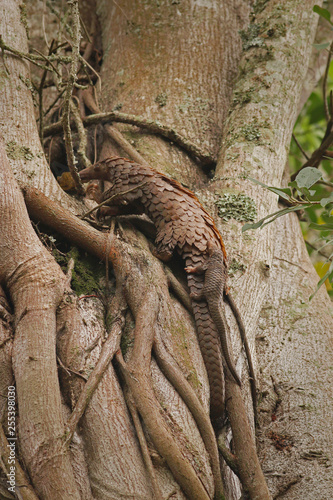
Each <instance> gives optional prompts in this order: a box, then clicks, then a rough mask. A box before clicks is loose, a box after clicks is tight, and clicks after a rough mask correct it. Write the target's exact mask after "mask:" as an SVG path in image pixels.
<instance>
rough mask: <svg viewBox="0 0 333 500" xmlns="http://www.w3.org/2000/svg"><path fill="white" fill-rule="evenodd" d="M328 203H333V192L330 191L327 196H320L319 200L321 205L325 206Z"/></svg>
mask: <svg viewBox="0 0 333 500" xmlns="http://www.w3.org/2000/svg"><path fill="white" fill-rule="evenodd" d="M329 203H333V193H331V194H330V195H329V197H328V198H322V199H321V200H320V204H321V206H322V207H326V205H328V204H329Z"/></svg>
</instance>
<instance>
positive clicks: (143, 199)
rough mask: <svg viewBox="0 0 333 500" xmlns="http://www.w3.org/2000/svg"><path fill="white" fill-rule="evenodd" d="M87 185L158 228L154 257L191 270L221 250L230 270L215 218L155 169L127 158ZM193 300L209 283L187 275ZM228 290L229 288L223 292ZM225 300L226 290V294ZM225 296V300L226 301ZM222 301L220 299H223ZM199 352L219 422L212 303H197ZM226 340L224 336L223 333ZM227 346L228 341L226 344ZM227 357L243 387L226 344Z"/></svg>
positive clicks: (220, 376)
mask: <svg viewBox="0 0 333 500" xmlns="http://www.w3.org/2000/svg"><path fill="white" fill-rule="evenodd" d="M80 176H81V179H82V181H84V182H86V181H89V180H92V179H103V180H107V181H109V182H111V183H112V187H111V188H110V189H109V190H108V191H107V192H105V193H104V194H103V198H104V199H107V198H109V197H111V196H113V198H112V200H111V201H110V205H112V206H114V207H121V206H124V205H125V206H127V208H128V206H130V208H131V209H132V210H135V212H136V213H140V212H141V213H146V214H147V215H148V216H149V218H150V219H151V220H152V222H153V223H154V225H155V227H156V231H157V234H156V239H155V243H156V250H155V255H156V256H158V257H159V258H160V259H161V260H163V261H167V260H169V259H170V258H171V257H172V254H173V252H174V250H176V251H177V252H178V253H179V254H180V255H181V256H182V258H183V259H184V261H185V265H186V267H188V268H196V267H197V266H200V265H203V264H204V263H205V261H206V259H207V256H208V247H209V246H211V247H214V248H216V249H218V250H219V252H220V255H221V265H222V266H223V268H224V270H225V269H226V266H227V264H226V263H227V258H226V251H225V246H224V243H223V241H222V237H221V235H220V233H219V231H218V230H217V228H216V226H215V224H214V221H213V219H212V217H211V216H210V215H209V214H208V212H207V211H206V210H205V209H204V208H203V206H202V205H201V204H200V202H199V201H198V199H197V198H196V196H195V195H194V194H193V193H192V192H191V191H190V190H189V189H186V188H185V187H183V186H182V185H181V184H180V183H179V182H177V181H175V180H173V179H170V178H168V177H167V176H165V175H164V174H162V173H160V172H157V171H156V170H153V169H152V168H150V167H148V166H145V165H139V164H137V163H134V162H132V161H130V160H128V159H126V158H120V157H111V158H108V159H105V160H103V161H100V162H98V163H96V164H95V165H92V166H91V167H88V168H86V169H84V170H82V171H81V172H80ZM187 280H188V286H189V289H190V293H191V294H192V296H193V297H194V296H197V298H198V296H200V294H201V292H202V290H203V286H204V282H205V277H204V276H203V274H196V273H191V274H188V275H187ZM224 288H225V286H224ZM221 294H223V289H222V291H221ZM221 294H220V296H221ZM220 296H219V297H220ZM192 306H193V314H194V318H195V323H196V328H197V334H198V340H199V346H200V349H201V353H202V356H203V359H204V363H205V366H206V370H207V375H208V379H209V384H210V415H211V418H212V420H215V419H218V418H219V417H221V416H222V415H223V412H224V370H223V357H222V350H221V340H220V335H219V331H218V326H217V325H216V324H215V323H214V320H213V319H212V316H211V314H210V311H209V307H208V304H207V299H206V297H204V296H200V300H194V299H193V300H192ZM224 335H225V332H224ZM222 341H223V339H222ZM222 344H224V345H223V346H222V347H223V355H224V358H225V360H226V363H225V365H226V369H227V372H228V369H229V370H230V371H229V374H228V376H229V377H234V379H235V380H236V382H237V383H239V384H240V380H239V377H238V375H237V373H236V370H235V368H234V367H233V365H232V366H231V369H230V366H229V365H230V364H232V361H231V356H230V354H229V351H228V346H227V344H226V341H225V342H222Z"/></svg>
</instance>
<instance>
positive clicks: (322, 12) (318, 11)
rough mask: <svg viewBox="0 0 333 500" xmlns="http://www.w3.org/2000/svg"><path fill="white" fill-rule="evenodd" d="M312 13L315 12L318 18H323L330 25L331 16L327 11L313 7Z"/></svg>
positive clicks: (316, 6) (317, 6)
mask: <svg viewBox="0 0 333 500" xmlns="http://www.w3.org/2000/svg"><path fill="white" fill-rule="evenodd" d="M313 12H315V13H316V14H318V15H319V16H321V17H323V18H324V19H326V21H328V22H329V23H330V24H332V21H331V14H330V13H329V11H328V10H327V9H323V8H322V7H319V5H315V6H314V7H313Z"/></svg>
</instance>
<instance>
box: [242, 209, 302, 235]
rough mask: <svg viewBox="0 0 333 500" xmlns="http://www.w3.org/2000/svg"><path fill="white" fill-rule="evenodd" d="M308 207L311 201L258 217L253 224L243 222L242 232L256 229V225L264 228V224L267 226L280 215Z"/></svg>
mask: <svg viewBox="0 0 333 500" xmlns="http://www.w3.org/2000/svg"><path fill="white" fill-rule="evenodd" d="M309 207H311V203H308V204H306V205H296V206H295V207H288V208H283V209H282V210H278V211H277V212H274V213H273V214H269V215H266V217H264V218H263V219H260V220H259V221H258V222H254V223H253V224H252V223H247V224H244V226H243V227H242V233H244V232H245V231H248V230H249V229H258V227H262V228H264V227H265V226H267V224H270V223H271V222H273V221H275V220H276V219H278V218H279V217H282V216H283V215H286V214H289V213H291V212H297V210H303V209H304V208H309ZM268 219H270V220H268ZM265 221H267V222H265Z"/></svg>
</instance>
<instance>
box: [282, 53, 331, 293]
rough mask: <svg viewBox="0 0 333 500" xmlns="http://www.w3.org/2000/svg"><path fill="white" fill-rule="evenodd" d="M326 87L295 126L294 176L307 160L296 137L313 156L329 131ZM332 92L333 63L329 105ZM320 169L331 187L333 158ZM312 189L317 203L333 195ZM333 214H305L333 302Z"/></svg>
mask: <svg viewBox="0 0 333 500" xmlns="http://www.w3.org/2000/svg"><path fill="white" fill-rule="evenodd" d="M321 50H325V52H327V56H328V53H329V50H330V47H325V48H324V49H323V48H321ZM323 84H324V81H323V79H322V80H321V81H320V82H319V84H318V86H317V88H316V89H315V91H314V92H312V94H311V95H310V97H309V99H308V101H307V102H306V104H305V106H304V108H303V110H302V111H301V113H300V115H299V117H298V119H297V121H296V124H295V127H294V137H293V138H292V140H291V144H290V152H289V166H290V173H291V174H293V173H294V172H297V171H298V170H299V169H300V168H301V167H302V165H303V164H304V162H305V161H306V158H305V156H304V154H303V153H302V151H301V149H300V148H299V146H298V145H297V144H296V141H295V139H294V138H296V140H297V141H298V142H299V144H300V146H301V147H302V149H303V150H304V152H305V153H306V154H307V156H308V157H311V155H312V154H313V152H314V151H315V150H317V149H318V148H319V147H320V145H321V143H322V140H323V137H324V135H325V132H326V130H327V129H328V124H327V120H326V115H325V106H324V96H323V93H324V92H323ZM332 89H333V63H332V62H330V64H329V70H328V75H327V81H326V95H327V96H328V97H327V102H328V105H329V101H330V99H331V97H330V92H331V91H332ZM319 168H320V170H321V172H322V173H323V179H324V181H328V184H330V183H332V182H333V158H329V157H326V156H323V159H322V160H321V162H320V167H319ZM312 189H313V190H314V191H315V193H314V194H313V196H311V197H310V199H311V200H313V201H317V200H321V199H325V198H328V197H329V196H330V194H331V193H332V192H333V184H332V186H330V185H327V184H324V183H321V182H317V183H316V184H315V185H314V186H312ZM332 214H333V204H328V205H327V206H326V207H324V208H323V207H322V206H321V205H319V206H318V205H313V206H311V207H309V208H306V209H305V210H304V213H303V214H302V215H301V227H302V231H303V236H304V239H305V241H306V244H307V248H308V251H309V254H310V256H311V259H312V261H313V264H314V266H315V268H316V270H317V273H318V275H319V277H320V278H321V279H323V278H325V276H326V279H325V280H324V283H325V285H326V288H327V291H328V292H329V294H330V296H331V298H332V299H333V276H332V272H330V269H331V268H332V257H333V254H332V253H333V230H332V229H330V225H331V224H333V217H332ZM311 223H312V224H311ZM313 224H319V225H322V226H323V229H314V228H313Z"/></svg>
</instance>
